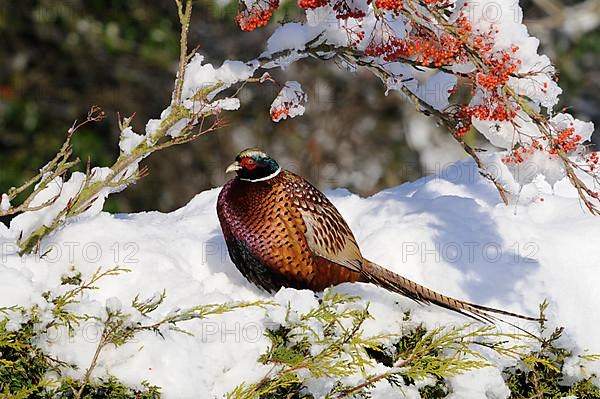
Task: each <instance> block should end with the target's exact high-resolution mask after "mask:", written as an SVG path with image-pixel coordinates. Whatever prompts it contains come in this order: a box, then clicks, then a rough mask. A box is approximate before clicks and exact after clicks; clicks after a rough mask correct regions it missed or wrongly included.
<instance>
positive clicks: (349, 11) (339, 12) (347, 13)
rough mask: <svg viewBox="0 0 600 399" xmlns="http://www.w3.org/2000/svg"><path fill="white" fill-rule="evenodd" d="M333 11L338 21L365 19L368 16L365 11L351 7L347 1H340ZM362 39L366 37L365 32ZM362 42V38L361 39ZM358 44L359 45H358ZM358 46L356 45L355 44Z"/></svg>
mask: <svg viewBox="0 0 600 399" xmlns="http://www.w3.org/2000/svg"><path fill="white" fill-rule="evenodd" d="M333 11H335V17H336V18H337V19H348V18H363V17H364V16H365V15H366V14H365V12H364V11H363V10H360V9H357V8H354V7H351V6H350V5H349V4H348V2H347V1H346V0H339V1H337V2H336V3H335V4H334V5H333ZM360 33H362V37H364V36H365V33H364V32H360ZM361 40H362V38H361ZM357 44H358V43H357ZM353 45H356V44H353Z"/></svg>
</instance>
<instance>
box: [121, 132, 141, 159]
mask: <svg viewBox="0 0 600 399" xmlns="http://www.w3.org/2000/svg"><path fill="white" fill-rule="evenodd" d="M145 138H146V137H145V136H142V135H141V134H136V133H135V132H134V131H133V129H132V128H131V127H126V128H125V129H123V131H121V139H120V140H119V149H120V150H121V152H123V153H125V154H130V153H131V151H132V150H133V149H134V148H135V147H137V146H138V145H139V144H140V143H141V142H142V141H144V139H145Z"/></svg>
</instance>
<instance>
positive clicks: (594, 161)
mask: <svg viewBox="0 0 600 399" xmlns="http://www.w3.org/2000/svg"><path fill="white" fill-rule="evenodd" d="M585 161H586V163H587V164H588V167H589V168H590V172H593V171H594V170H596V168H597V167H598V153H597V152H592V153H591V154H590V155H588V156H587V157H586V159H585Z"/></svg>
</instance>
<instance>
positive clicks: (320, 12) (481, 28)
mask: <svg viewBox="0 0 600 399" xmlns="http://www.w3.org/2000/svg"><path fill="white" fill-rule="evenodd" d="M176 4H177V7H178V13H179V18H180V22H181V41H180V47H181V48H180V51H181V54H180V60H179V68H178V73H177V79H176V80H175V85H174V89H173V93H172V99H171V103H170V105H169V106H168V107H167V108H165V110H164V111H163V112H162V113H161V115H160V117H159V118H157V119H151V120H150V121H148V122H147V124H146V128H145V132H143V133H136V132H135V131H134V130H133V129H132V128H131V126H130V124H131V119H132V118H131V117H129V118H122V119H121V121H120V126H119V127H120V130H121V139H120V142H119V149H120V154H119V156H118V158H117V160H116V161H115V163H114V164H113V165H112V166H110V167H91V162H90V160H88V163H87V167H86V168H85V172H73V173H71V174H70V176H68V178H67V174H68V173H70V171H71V169H72V168H73V167H74V166H75V165H77V164H78V163H79V160H77V159H76V160H71V147H70V140H71V137H72V136H73V133H74V132H75V131H76V130H77V128H78V127H80V126H81V125H82V124H79V125H77V124H75V125H74V126H73V127H72V128H71V129H70V130H69V132H68V136H67V139H66V141H65V143H64V145H63V147H62V148H61V149H60V151H59V152H58V153H57V155H56V156H55V157H54V158H53V159H52V160H51V161H50V162H49V163H48V164H47V165H46V166H44V167H43V168H42V169H40V172H39V174H37V175H36V176H34V177H33V178H32V179H30V180H29V181H27V182H25V183H24V184H23V185H22V186H21V187H18V188H12V189H11V190H9V192H8V193H5V194H2V196H1V197H0V216H14V218H13V220H12V221H11V226H10V231H11V233H12V235H13V237H14V238H15V241H16V242H17V243H18V244H19V247H20V250H21V251H20V252H21V254H23V253H29V252H32V251H34V250H35V249H36V248H38V246H39V244H40V241H41V240H42V239H43V238H44V237H46V236H47V235H48V234H50V233H52V232H53V231H55V230H56V229H58V228H59V227H60V226H62V225H63V224H64V223H65V222H67V221H69V220H71V219H73V218H76V217H78V218H80V217H89V216H93V215H95V214H97V213H98V212H100V211H101V210H102V206H103V203H104V200H105V198H106V197H107V196H108V195H109V194H111V193H115V192H119V191H122V190H123V189H125V188H126V187H127V186H129V185H130V184H132V183H134V182H136V181H137V180H139V179H140V178H141V177H143V176H144V175H145V174H146V173H147V170H146V169H145V168H143V167H142V168H140V166H139V164H140V162H141V161H142V160H143V159H144V158H145V157H147V156H149V155H150V154H152V153H154V152H156V151H160V150H162V149H165V148H168V147H171V146H173V145H178V144H183V143H187V142H189V141H192V140H194V139H196V138H198V137H199V136H201V135H203V134H206V133H209V132H213V131H216V130H218V129H219V128H221V127H222V126H223V125H224V121H223V118H222V114H223V112H225V111H235V110H237V109H238V108H239V107H240V101H239V99H238V94H239V93H240V90H241V88H242V87H243V86H244V85H246V84H248V83H265V82H268V81H270V82H273V79H272V78H271V77H270V75H269V74H268V73H266V72H265V71H266V70H268V69H272V68H286V67H287V66H288V65H290V64H291V63H294V62H297V61H299V60H301V59H303V58H306V57H312V58H316V59H319V60H331V59H336V60H337V61H339V62H341V63H343V64H345V65H346V66H348V67H350V69H355V68H359V67H360V68H365V69H367V70H369V71H371V72H372V73H373V74H374V75H375V76H377V77H379V78H380V79H381V81H382V82H383V84H384V85H385V87H386V94H387V93H388V92H390V91H398V92H400V93H402V94H403V95H404V96H405V97H406V98H408V99H409V100H410V101H412V102H413V103H414V104H415V106H416V108H417V110H418V111H420V112H422V113H424V114H426V115H431V116H433V117H435V118H436V119H437V120H438V122H439V123H441V124H442V125H444V126H446V127H447V128H448V129H449V131H450V132H451V133H452V136H453V137H454V138H455V139H456V140H457V141H458V143H460V144H461V145H462V147H463V149H464V150H465V151H466V152H467V154H468V155H470V156H471V157H472V158H473V159H474V160H475V161H476V163H477V165H478V167H479V169H480V172H481V174H482V175H483V176H484V177H486V178H487V179H489V180H490V181H492V182H493V183H494V185H495V186H496V188H497V189H498V192H499V194H500V196H501V197H502V199H503V201H504V202H505V203H508V202H509V199H510V195H511V194H518V193H519V192H520V190H522V189H523V187H524V186H525V185H527V184H530V183H532V182H533V183H539V182H546V183H547V184H549V185H551V186H553V185H554V184H555V183H556V182H557V181H559V180H563V179H565V178H566V179H567V180H568V181H569V182H570V184H571V186H572V187H574V188H575V190H577V193H578V194H579V197H580V199H581V201H582V203H583V204H584V205H585V207H587V209H588V210H589V211H590V212H591V213H593V214H600V209H599V206H600V203H599V194H598V191H596V190H597V189H596V186H597V185H598V184H600V175H599V172H598V155H597V153H595V152H591V151H590V150H589V146H587V145H586V143H587V142H588V141H589V139H590V137H591V134H592V132H593V125H592V124H591V123H589V122H582V121H579V120H576V119H575V118H573V117H572V116H571V115H570V114H568V113H565V112H562V111H556V110H554V107H555V106H556V104H557V103H558V98H559V95H560V94H561V89H560V87H559V86H558V84H557V82H556V80H557V79H556V71H555V68H554V66H553V65H552V64H551V62H550V60H549V58H548V57H546V56H544V55H540V54H538V52H537V50H538V45H539V41H538V40H537V39H536V38H533V37H531V36H529V34H528V32H527V28H526V27H525V26H524V25H523V24H522V15H521V9H520V8H519V7H518V4H517V3H514V2H512V0H502V1H500V2H497V1H496V0H494V1H492V0H484V1H480V2H478V3H469V2H467V1H463V0H299V2H298V6H299V7H300V8H303V9H305V13H306V20H305V21H304V22H288V23H284V24H283V25H281V26H280V27H279V28H278V29H276V30H275V32H274V33H273V34H272V35H271V37H270V38H269V39H268V41H267V43H266V50H265V51H264V52H263V53H262V54H260V55H259V56H258V57H257V58H256V59H254V60H250V61H248V62H243V61H235V60H227V61H225V62H223V64H222V65H221V66H220V67H215V66H213V65H211V64H209V63H206V62H205V60H204V57H203V56H202V55H200V54H198V53H197V52H196V50H194V51H191V52H189V51H188V47H187V40H188V39H187V33H188V30H189V25H190V23H191V13H192V2H191V1H190V0H185V1H182V0H176ZM278 6H279V3H278V1H276V0H275V1H269V0H244V3H243V4H242V7H241V10H242V11H241V12H240V14H239V15H238V18H237V21H238V23H239V24H240V26H241V27H242V29H244V30H253V29H255V28H258V27H260V26H263V25H265V24H266V23H268V21H269V19H270V18H271V16H272V14H273V12H274V11H275V10H276V9H277V7H278ZM492 11H494V12H492ZM279 87H280V91H279V94H278V95H277V96H276V97H275V98H274V101H273V103H272V105H271V108H270V110H269V112H270V115H271V118H272V120H273V121H275V122H277V121H280V120H282V119H286V118H287V117H290V118H291V117H295V116H299V115H302V114H303V113H304V111H305V105H304V104H305V103H306V101H307V96H306V94H305V93H304V92H303V91H302V89H301V86H300V83H298V82H295V81H289V82H286V83H285V84H283V85H280V86H279ZM102 117H103V114H102V113H101V111H100V110H99V109H98V108H93V109H92V110H91V111H90V114H89V115H88V117H87V119H86V120H85V121H84V122H83V123H89V122H94V121H98V120H100V119H102ZM473 130H476V131H478V132H479V133H480V134H481V135H482V136H484V137H485V138H486V139H487V140H488V141H489V142H490V144H492V145H493V146H496V147H498V151H496V152H492V153H491V154H490V153H488V154H483V153H482V152H481V151H480V150H478V149H477V148H474V147H472V146H471V145H470V144H469V143H468V142H467V141H466V140H465V139H464V136H465V134H466V133H467V132H469V131H473ZM532 169H533V170H534V172H535V173H531V170H532ZM524 170H527V171H528V173H523V171H524ZM30 187H33V190H32V192H31V193H30V194H29V195H28V196H27V197H26V198H25V199H24V200H22V201H21V203H20V204H17V205H15V202H16V201H17V199H18V198H21V197H22V196H23V195H24V194H23V193H24V192H25V191H26V190H27V189H29V188H30ZM17 202H18V201H17Z"/></svg>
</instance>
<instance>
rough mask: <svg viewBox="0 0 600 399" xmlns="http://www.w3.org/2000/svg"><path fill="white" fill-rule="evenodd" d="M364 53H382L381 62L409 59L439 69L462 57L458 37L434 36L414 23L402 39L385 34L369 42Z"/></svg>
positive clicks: (447, 35)
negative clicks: (406, 35)
mask: <svg viewBox="0 0 600 399" xmlns="http://www.w3.org/2000/svg"><path fill="white" fill-rule="evenodd" d="M365 54H366V55H370V56H375V57H377V56H382V57H383V59H384V60H385V61H390V62H391V61H396V60H398V59H399V58H404V59H411V60H413V61H415V62H417V63H419V64H420V65H422V66H424V67H429V68H439V67H441V66H444V65H450V64H451V63H454V62H462V61H464V60H465V59H466V58H465V57H464V48H463V42H462V41H461V40H460V39H458V38H457V37H455V36H453V35H451V34H448V33H442V34H440V35H439V36H437V35H435V34H434V33H433V32H431V31H430V30H428V29H426V28H423V27H421V26H414V27H413V29H412V30H411V32H410V33H409V36H408V37H407V38H406V39H403V40H400V39H398V38H396V37H388V39H387V40H386V41H385V42H383V43H376V42H375V41H371V43H369V45H368V46H367V48H366V50H365Z"/></svg>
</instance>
